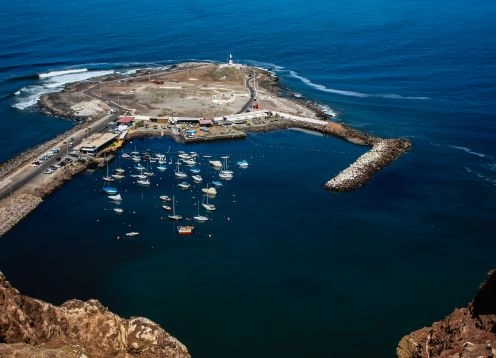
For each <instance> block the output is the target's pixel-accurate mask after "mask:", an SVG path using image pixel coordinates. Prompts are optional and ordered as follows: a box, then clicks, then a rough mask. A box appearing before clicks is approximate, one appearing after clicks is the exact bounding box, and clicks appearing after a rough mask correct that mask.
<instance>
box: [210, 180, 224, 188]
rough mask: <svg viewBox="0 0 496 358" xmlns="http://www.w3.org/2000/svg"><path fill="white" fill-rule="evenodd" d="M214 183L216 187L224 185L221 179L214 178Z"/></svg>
mask: <svg viewBox="0 0 496 358" xmlns="http://www.w3.org/2000/svg"><path fill="white" fill-rule="evenodd" d="M212 184H213V185H214V186H215V187H217V188H219V187H221V186H222V183H221V182H220V181H216V180H214V181H213V182H212Z"/></svg>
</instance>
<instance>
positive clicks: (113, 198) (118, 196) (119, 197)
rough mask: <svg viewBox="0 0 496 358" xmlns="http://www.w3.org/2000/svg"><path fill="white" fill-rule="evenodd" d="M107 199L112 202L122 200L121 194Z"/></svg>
mask: <svg viewBox="0 0 496 358" xmlns="http://www.w3.org/2000/svg"><path fill="white" fill-rule="evenodd" d="M107 198H109V200H112V201H121V200H122V196H121V194H115V195H109V196H107Z"/></svg>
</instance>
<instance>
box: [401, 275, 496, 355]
mask: <svg viewBox="0 0 496 358" xmlns="http://www.w3.org/2000/svg"><path fill="white" fill-rule="evenodd" d="M488 276H489V277H488V279H487V281H486V282H485V283H483V284H482V285H481V288H480V290H479V292H478V293H477V294H476V295H475V297H474V299H473V300H472V302H470V303H469V305H468V306H467V307H466V308H457V309H455V310H454V311H453V312H452V313H451V314H450V315H448V316H447V317H446V318H444V319H443V320H441V321H439V322H435V323H433V324H432V326H430V327H424V328H422V329H419V330H417V331H415V332H412V333H410V334H408V335H406V336H405V337H403V338H402V339H401V341H400V342H399V344H398V347H397V349H396V356H397V357H398V358H430V357H459V358H462V357H495V356H496V269H494V270H492V271H491V272H489V274H488Z"/></svg>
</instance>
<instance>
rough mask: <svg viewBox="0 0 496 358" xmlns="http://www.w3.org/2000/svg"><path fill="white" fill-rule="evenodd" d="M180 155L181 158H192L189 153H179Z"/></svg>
mask: <svg viewBox="0 0 496 358" xmlns="http://www.w3.org/2000/svg"><path fill="white" fill-rule="evenodd" d="M178 157H179V158H181V159H190V158H191V157H190V156H189V154H187V153H180V154H179V155H178Z"/></svg>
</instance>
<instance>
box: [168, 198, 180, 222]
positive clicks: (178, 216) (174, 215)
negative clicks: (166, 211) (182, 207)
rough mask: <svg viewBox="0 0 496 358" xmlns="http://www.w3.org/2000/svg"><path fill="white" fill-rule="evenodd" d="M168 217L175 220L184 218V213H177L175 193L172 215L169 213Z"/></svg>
mask: <svg viewBox="0 0 496 358" xmlns="http://www.w3.org/2000/svg"><path fill="white" fill-rule="evenodd" d="M167 217H168V218H169V219H171V220H175V221H179V220H181V219H182V218H183V217H182V215H176V200H175V197H174V195H173V196H172V215H167Z"/></svg>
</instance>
